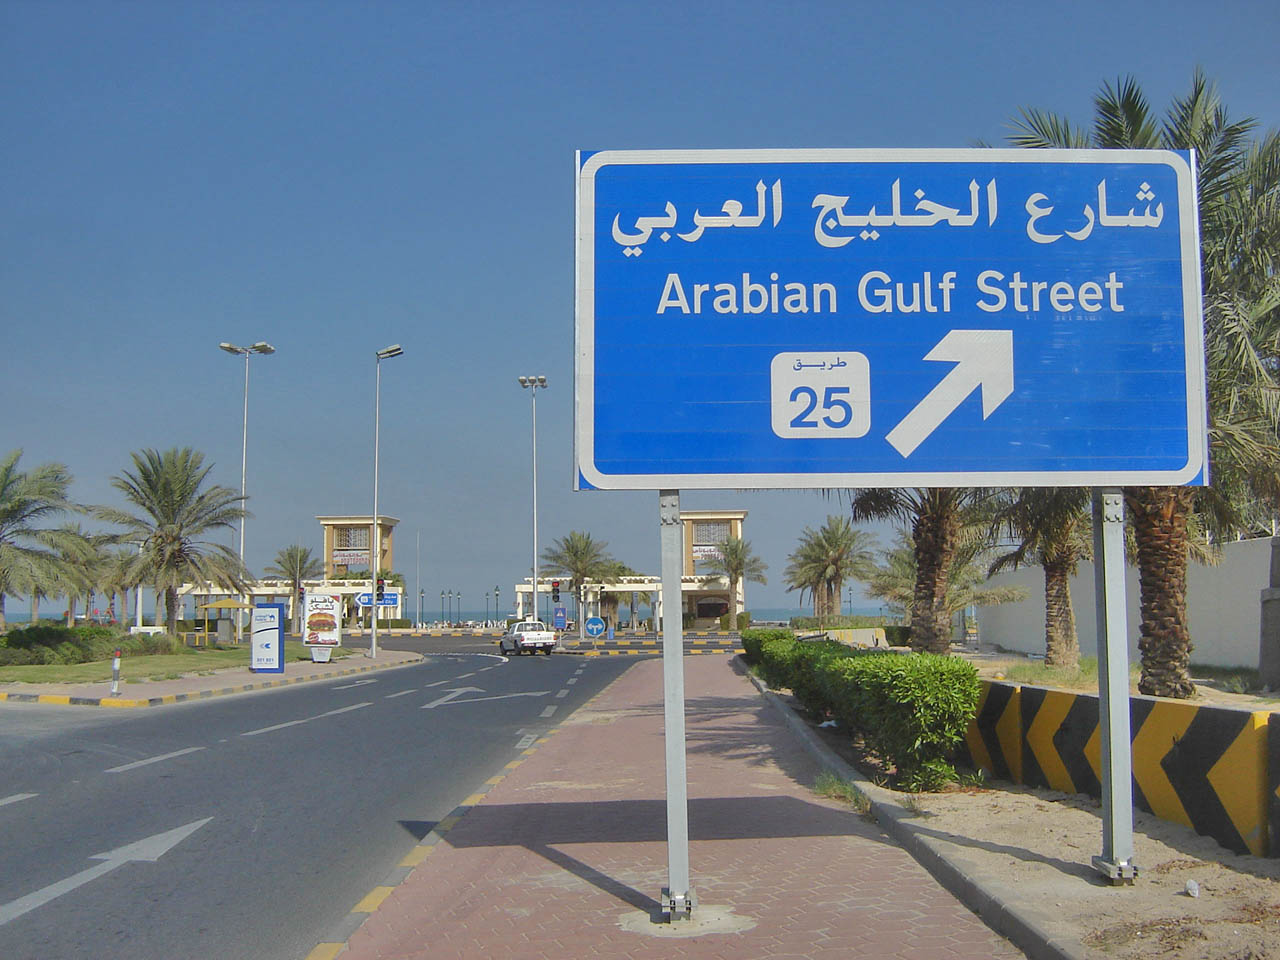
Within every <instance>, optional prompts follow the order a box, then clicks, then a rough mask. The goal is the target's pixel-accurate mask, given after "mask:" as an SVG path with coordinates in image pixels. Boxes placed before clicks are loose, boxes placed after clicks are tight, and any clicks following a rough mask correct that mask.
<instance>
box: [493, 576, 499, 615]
mask: <svg viewBox="0 0 1280 960" xmlns="http://www.w3.org/2000/svg"><path fill="white" fill-rule="evenodd" d="M499 616H500V614H499V612H498V585H497V584H496V583H495V584H494V585H493V619H494V620H497V619H498V617H499Z"/></svg>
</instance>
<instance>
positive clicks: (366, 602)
mask: <svg viewBox="0 0 1280 960" xmlns="http://www.w3.org/2000/svg"><path fill="white" fill-rule="evenodd" d="M399 602H400V593H399V591H396V590H384V591H383V592H382V599H381V600H379V601H378V606H380V607H394V606H396V605H397V604H398V603H399ZM356 606H357V607H371V606H373V594H371V593H357V594H356Z"/></svg>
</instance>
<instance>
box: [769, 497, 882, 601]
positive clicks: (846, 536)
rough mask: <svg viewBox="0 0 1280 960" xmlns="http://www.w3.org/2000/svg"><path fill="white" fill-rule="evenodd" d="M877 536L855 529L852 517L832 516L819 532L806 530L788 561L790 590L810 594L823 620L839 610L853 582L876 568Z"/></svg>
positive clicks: (787, 578) (786, 575) (787, 577)
mask: <svg viewBox="0 0 1280 960" xmlns="http://www.w3.org/2000/svg"><path fill="white" fill-rule="evenodd" d="M874 547H875V536H874V535H872V534H869V533H867V532H866V531H863V530H859V529H857V528H856V527H854V525H853V523H852V521H851V520H849V518H848V517H842V516H836V515H832V516H828V517H827V520H826V522H825V523H824V524H823V525H822V526H821V527H820V528H819V529H818V530H814V529H812V528H811V527H805V528H804V532H803V533H802V534H801V535H800V545H799V546H798V547H797V548H796V549H795V550H794V551H793V552H792V553H791V555H790V556H789V557H788V558H787V560H788V564H787V569H786V572H785V573H784V574H783V576H784V577H785V578H786V581H787V584H788V586H787V590H788V591H791V590H799V591H800V594H801V597H802V598H803V596H804V592H805V591H806V590H807V591H808V592H809V594H810V595H811V596H812V597H813V614H814V616H816V617H818V618H819V620H822V619H823V618H825V617H827V616H829V615H830V614H831V613H833V612H834V611H836V610H838V609H839V604H840V591H841V589H842V588H843V587H844V583H845V581H846V580H849V579H861V578H863V577H865V576H866V575H867V574H868V573H869V572H870V570H871V568H872V566H873V565H874V556H873V550H874Z"/></svg>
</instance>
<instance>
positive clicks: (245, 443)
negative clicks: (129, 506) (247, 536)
mask: <svg viewBox="0 0 1280 960" xmlns="http://www.w3.org/2000/svg"><path fill="white" fill-rule="evenodd" d="M218 348H219V349H220V350H225V351H226V352H227V353H230V354H232V355H233V356H242V357H244V421H243V425H242V427H241V430H240V508H241V509H242V510H243V509H244V502H245V478H246V476H247V470H246V468H247V466H248V463H249V357H250V356H252V355H253V354H255V353H259V354H264V355H269V354H272V353H275V352H276V348H275V347H273V346H272V345H271V344H269V343H267V342H266V341H265V340H259V341H258V342H257V343H251V344H249V346H247V347H241V346H237V345H236V344H234V343H227V342H226V341H225V340H224V341H222V343H220V344H218ZM244 520H245V518H244V514H243V513H242V514H241V515H240V566H241V568H243V567H244ZM240 599H241V602H244V596H243V595H241V598H240ZM243 631H244V611H243V610H237V611H236V643H239V642H240V640H241V638H242V636H243Z"/></svg>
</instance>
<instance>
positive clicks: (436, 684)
mask: <svg viewBox="0 0 1280 960" xmlns="http://www.w3.org/2000/svg"><path fill="white" fill-rule="evenodd" d="M450 682H452V681H449V680H437V681H436V682H435V683H428V684H427V689H428V690H429V689H431V688H432V687H438V686H441V685H442V684H446V683H450Z"/></svg>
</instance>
